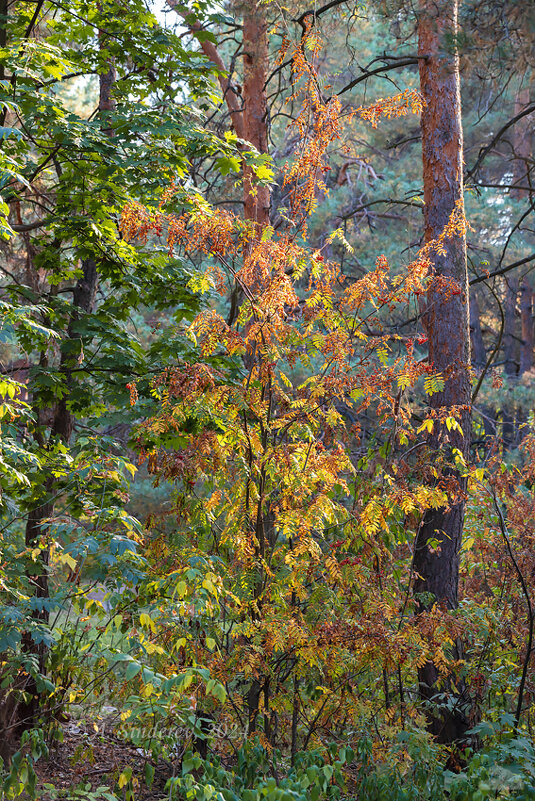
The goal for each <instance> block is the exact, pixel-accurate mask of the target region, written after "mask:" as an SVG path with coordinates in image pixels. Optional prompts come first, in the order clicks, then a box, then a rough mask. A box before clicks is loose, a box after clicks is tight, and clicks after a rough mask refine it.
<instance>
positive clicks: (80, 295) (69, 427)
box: [12, 64, 115, 737]
mask: <svg viewBox="0 0 535 801" xmlns="http://www.w3.org/2000/svg"><path fill="white" fill-rule="evenodd" d="M114 81H115V68H114V66H113V64H111V65H110V69H109V70H108V71H107V72H106V73H104V74H102V75H100V96H99V112H100V113H102V112H109V111H113V109H114V107H115V103H114V100H113V97H112V88H113V83H114ZM103 131H104V133H106V134H107V135H108V136H112V131H111V128H103ZM97 286H98V269H97V264H96V262H95V260H94V259H84V260H83V261H82V275H81V277H80V278H79V279H78V281H77V283H76V286H75V288H74V291H73V300H72V306H71V311H70V319H69V322H68V326H67V332H66V343H65V344H66V345H67V347H63V348H62V351H61V357H60V365H59V372H60V373H62V374H63V376H64V382H65V386H66V388H67V392H66V393H65V394H64V396H63V397H62V398H61V399H60V400H58V402H57V404H56V407H55V409H54V410H53V415H52V423H51V426H50V434H49V442H50V444H51V443H52V442H53V441H54V439H56V438H58V437H59V438H60V439H61V441H62V442H63V443H64V444H68V443H69V440H70V438H71V435H72V431H73V426H74V417H73V414H72V412H71V411H70V409H69V407H68V400H69V390H70V389H71V388H72V383H73V376H72V369H73V367H74V366H75V364H74V362H73V354H72V350H71V348H70V347H69V343H70V342H72V340H73V339H77V338H78V335H77V332H76V323H77V321H78V320H79V319H80V317H81V315H84V314H90V313H91V312H92V311H93V308H94V304H95V299H96V292H97ZM74 361H76V359H75V360H74ZM38 436H41V435H40V434H39V435H38ZM42 444H43V445H45V443H44V441H43V442H42ZM53 489H54V483H53V480H52V478H46V479H45V480H44V481H43V485H42V494H41V497H40V498H39V500H38V502H37V504H36V505H35V506H34V507H33V508H32V509H31V510H30V512H29V514H28V519H27V523H26V532H25V542H26V547H27V548H35V547H36V546H39V545H40V546H41V555H40V558H39V560H37V561H36V562H35V563H33V564H32V566H31V569H30V572H29V576H28V577H29V579H30V582H31V584H32V585H33V586H34V588H35V592H34V597H35V598H38V599H41V600H45V601H46V599H47V598H48V597H49V591H48V562H49V549H48V546H47V545H46V542H45V540H46V536H47V535H46V525H47V523H46V521H47V520H48V519H49V518H50V517H51V516H52V515H53V513H54V503H53V500H52V499H51V496H52V494H53ZM31 571H35V572H31ZM34 619H36V620H38V621H40V622H45V623H46V622H47V621H48V612H47V611H46V607H44V608H43V609H37V611H36V612H35V614H34ZM22 647H23V649H24V650H25V651H26V652H27V653H31V654H33V655H37V657H38V664H39V671H40V672H41V673H43V672H44V670H45V661H46V649H45V648H44V646H43V645H42V643H41V644H39V645H36V644H35V643H34V642H33V640H32V638H31V636H30V634H29V632H25V633H24V634H23V638H22ZM25 691H26V694H27V699H28V700H27V701H25V702H24V703H21V704H20V707H19V710H18V711H17V725H16V726H14V727H13V728H12V735H13V736H14V737H17V736H18V735H20V733H21V732H22V731H24V730H25V729H28V728H32V727H33V726H35V725H36V722H37V717H38V714H39V693H38V688H37V683H36V681H35V679H34V678H32V677H28V679H27V681H26V686H25Z"/></svg>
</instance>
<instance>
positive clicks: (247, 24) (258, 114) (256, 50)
mask: <svg viewBox="0 0 535 801" xmlns="http://www.w3.org/2000/svg"><path fill="white" fill-rule="evenodd" d="M267 75H268V41H267V20H266V17H265V6H259V4H258V3H257V2H256V1H255V0H249V2H248V3H246V5H245V6H244V9H243V128H244V139H246V140H247V141H248V142H250V143H251V144H252V145H254V146H255V148H256V149H257V150H258V151H259V152H260V153H267V152H268V139H267V97H266V88H265V87H266V80H267ZM243 191H244V198H243V199H244V216H245V219H246V220H254V221H255V222H257V223H258V224H259V225H267V224H268V223H269V206H270V192H269V188H268V187H266V186H258V185H257V186H256V187H255V179H254V172H253V170H252V169H251V167H248V166H247V165H245V166H244V171H243Z"/></svg>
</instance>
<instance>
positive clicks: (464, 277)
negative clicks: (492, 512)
mask: <svg viewBox="0 0 535 801" xmlns="http://www.w3.org/2000/svg"><path fill="white" fill-rule="evenodd" d="M457 31H458V27H457V2H456V0H422V2H421V4H420V14H419V22H418V37H419V50H418V52H419V56H420V62H419V64H420V85H421V92H422V95H423V98H424V101H425V107H424V110H423V112H422V121H421V128H422V155H423V181H424V201H425V208H424V219H425V238H426V241H427V242H429V241H431V240H433V239H436V238H437V237H438V236H439V235H440V234H441V233H442V231H443V230H444V228H445V226H446V225H447V223H448V221H449V219H450V217H451V215H452V213H453V212H454V210H455V208H456V207H457V206H458V204H462V198H463V136H462V126H461V100H460V79H459V61H458V55H457V54H456V53H452V52H451V50H450V48H451V41H455V37H456V35H457ZM434 267H435V271H436V275H437V276H438V277H446V278H448V279H453V281H454V282H455V284H456V285H457V287H458V292H454V293H447V294H444V291H443V290H442V289H441V288H440V283H439V282H437V283H438V286H437V283H435V282H432V284H431V286H430V288H429V290H428V294H427V306H426V311H425V315H424V322H425V325H426V328H427V335H428V340H429V361H430V363H431V364H432V365H433V366H434V368H435V370H437V371H439V372H441V373H442V375H443V377H444V381H445V383H444V389H443V390H442V391H441V392H438V393H435V394H434V395H432V396H431V401H430V403H431V407H432V409H435V410H441V409H449V408H451V407H457V409H458V420H459V423H460V425H461V428H462V433H460V432H458V431H452V432H449V433H448V432H447V431H446V426H445V425H444V424H441V423H440V422H439V420H438V419H435V424H434V430H433V434H432V436H431V437H430V441H429V445H430V448H431V450H432V451H433V452H434V453H435V455H436V457H437V462H436V464H437V466H438V464H439V463H440V461H441V459H442V457H444V460H445V462H448V461H450V462H451V457H452V449H453V448H457V449H458V450H459V451H460V452H461V454H462V455H463V457H465V459H467V458H468V453H469V448H470V427H471V382H470V329H469V313H468V308H469V294H468V274H467V262H466V240H465V237H464V235H455V236H454V237H452V238H449V239H447V240H446V241H445V246H444V253H442V254H437V255H436V256H435V257H434ZM442 472H443V473H445V474H448V475H449V476H450V477H454V478H455V479H456V481H457V483H458V486H459V495H457V497H456V498H454V499H452V502H451V505H450V506H448V507H447V508H442V509H437V510H435V509H430V510H428V512H427V513H426V514H425V516H424V520H423V521H422V525H421V526H420V529H419V531H418V534H417V537H416V543H415V553H414V570H415V574H416V578H415V583H414V591H415V593H416V595H417V598H418V599H419V605H420V609H422V610H423V609H426V608H429V606H430V605H431V603H432V602H435V601H436V602H437V603H439V604H441V605H444V606H446V607H448V608H449V609H455V608H456V607H457V603H458V583H459V551H460V547H461V538H462V531H463V522H464V506H465V503H464V500H463V497H462V493H463V491H464V489H465V486H466V482H465V479H463V478H462V476H461V475H460V474H459V472H458V471H456V470H455V468H454V467H452V466H451V464H450V465H448V464H446V465H445V466H444V468H443V471H442ZM430 541H432V543H433V544H432V545H431V544H430ZM437 546H438V547H437ZM419 683H420V691H421V694H422V696H423V697H424V698H426V699H431V698H433V696H434V695H435V694H436V693H437V692H438V691H439V690H440V689H441V688H440V687H439V686H438V670H437V668H436V667H435V665H434V664H432V663H430V662H429V663H427V664H426V665H425V666H424V667H423V668H422V669H420V670H419ZM451 689H452V688H451V687H450V690H451ZM452 692H453V691H452ZM456 695H457V697H456V699H455V701H456V703H455V704H454V705H453V706H451V705H450V707H449V709H447V710H446V711H445V713H444V715H442V716H440V718H441V719H439V716H437V715H434V714H433V715H432V716H431V718H430V728H431V729H432V731H433V733H435V734H436V735H437V736H438V737H439V739H440V740H442V741H444V742H452V741H455V740H458V739H460V738H461V737H462V736H463V734H464V732H465V731H466V729H467V727H468V723H467V720H466V715H465V710H464V708H463V707H464V704H463V699H462V697H461V694H459V693H456Z"/></svg>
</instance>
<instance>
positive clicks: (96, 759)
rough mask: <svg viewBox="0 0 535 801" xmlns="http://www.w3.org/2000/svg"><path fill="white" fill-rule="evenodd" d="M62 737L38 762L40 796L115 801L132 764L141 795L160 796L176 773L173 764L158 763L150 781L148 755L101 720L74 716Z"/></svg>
mask: <svg viewBox="0 0 535 801" xmlns="http://www.w3.org/2000/svg"><path fill="white" fill-rule="evenodd" d="M62 729H63V741H62V742H59V741H58V742H56V743H55V744H54V745H53V746H52V747H51V748H50V754H49V757H48V759H46V760H44V759H41V760H39V762H38V763H37V764H36V765H35V771H36V774H37V787H38V791H37V798H39V799H40V801H56V799H58V800H59V799H64V801H76V800H77V799H88V800H89V799H90V801H111V799H113V798H123V797H125V796H124V790H120V789H119V786H118V781H119V777H120V775H121V774H122V772H123V771H124V770H125V769H127V768H131V770H132V777H133V779H132V782H131V783H130V784H129V785H128V786H129V787H131V788H133V790H134V797H135V799H136V801H160V799H162V798H165V797H167V794H166V793H165V790H164V788H165V784H166V782H167V780H168V779H169V777H170V776H171V775H172V766H171V765H169V764H160V765H157V766H155V768H156V769H155V775H154V781H153V783H152V786H151V787H150V788H148V787H147V785H146V782H145V778H144V771H145V764H146V761H147V759H146V757H145V755H144V753H143V751H142V749H139V748H136V747H135V746H134V745H132V744H131V743H127V742H125V741H124V740H122V739H121V738H119V737H117V736H116V735H115V734H114V732H113V728H112V727H111V726H109V724H108V725H107V722H106V721H105V722H104V723H103V721H102V720H99V721H98V722H97V721H95V722H92V721H88V720H86V721H84V722H81V721H69V722H68V723H65V724H63V725H62Z"/></svg>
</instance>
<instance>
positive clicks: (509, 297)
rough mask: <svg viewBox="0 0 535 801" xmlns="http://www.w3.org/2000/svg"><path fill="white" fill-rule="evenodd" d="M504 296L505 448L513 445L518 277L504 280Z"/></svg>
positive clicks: (503, 405)
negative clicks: (513, 392)
mask: <svg viewBox="0 0 535 801" xmlns="http://www.w3.org/2000/svg"><path fill="white" fill-rule="evenodd" d="M504 288H505V298H504V303H503V317H504V329H503V362H504V372H505V376H506V379H507V387H506V391H505V392H504V393H503V395H502V439H503V444H504V447H505V448H506V449H509V448H513V447H514V446H515V440H516V438H515V409H514V402H513V398H512V391H513V383H514V382H515V381H516V378H517V368H518V358H517V345H518V340H517V337H516V336H515V332H516V301H517V297H518V278H516V277H515V276H510V277H509V278H506V279H505V281H504Z"/></svg>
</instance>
